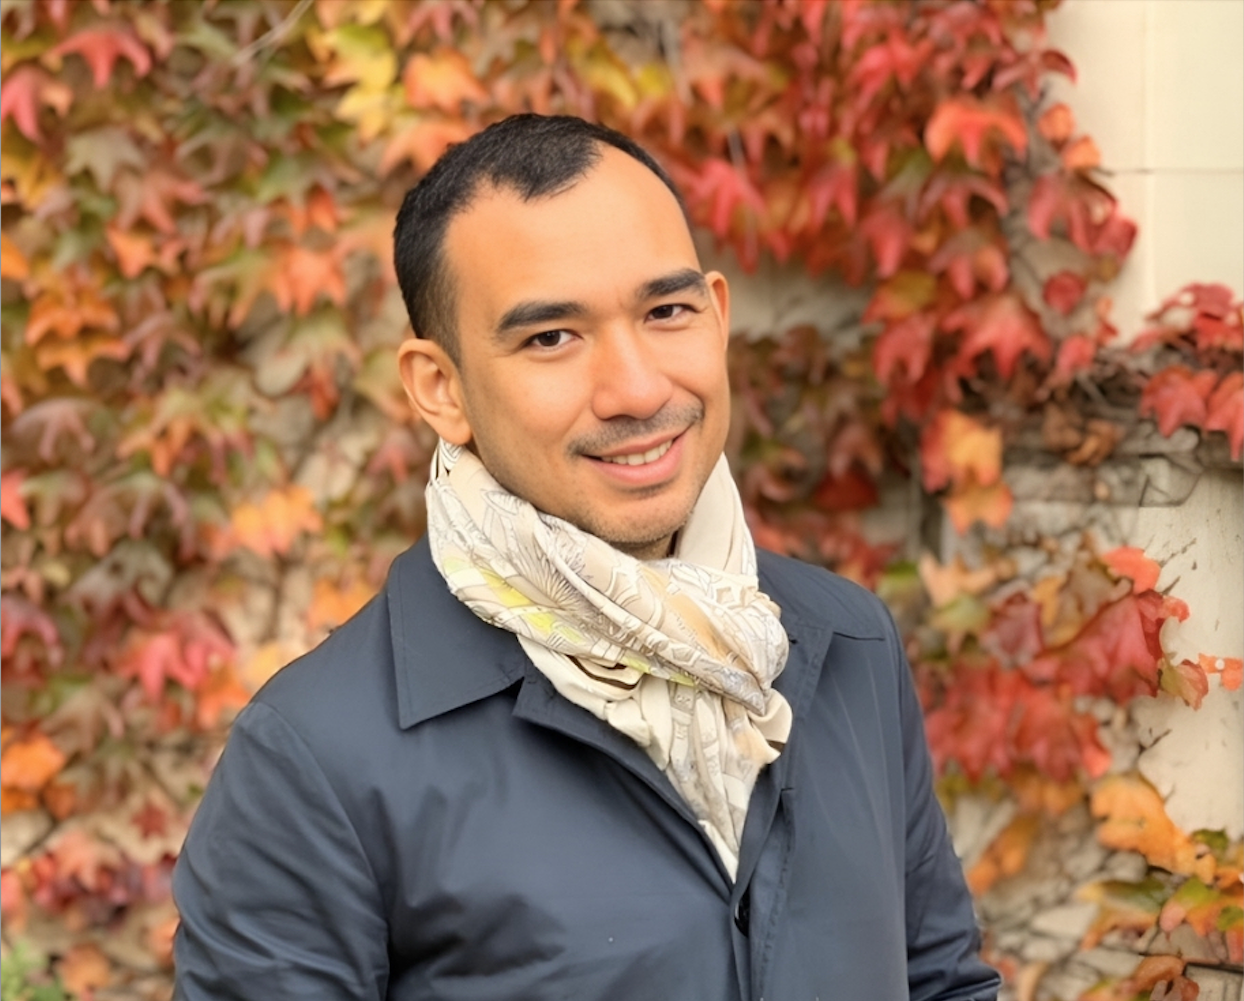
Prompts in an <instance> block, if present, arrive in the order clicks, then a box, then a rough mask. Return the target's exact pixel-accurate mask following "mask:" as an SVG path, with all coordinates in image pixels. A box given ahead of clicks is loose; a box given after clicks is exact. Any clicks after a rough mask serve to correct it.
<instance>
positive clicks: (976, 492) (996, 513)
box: [944, 482, 1015, 535]
mask: <svg viewBox="0 0 1244 1001" xmlns="http://www.w3.org/2000/svg"><path fill="white" fill-rule="evenodd" d="M944 503H945V505H946V513H947V514H948V515H950V521H951V524H953V525H954V526H955V531H956V532H958V533H959V534H960V535H962V534H963V533H964V532H966V531H967V530H968V529H969V528H971V527H972V526H973V525H974V524H976V522H978V521H979V522H981V523H982V524H984V525H988V526H989V527H990V528H1001V527H1002V526H1003V525H1005V524H1006V520H1007V518H1009V517H1010V516H1011V509H1012V508H1013V507H1014V505H1015V497H1014V495H1013V494H1012V493H1011V488H1010V487H1008V486H1007V485H1006V484H1005V483H992V484H990V485H989V486H987V487H983V486H981V485H980V484H978V483H974V482H969V483H966V484H964V485H963V486H959V487H955V488H954V489H953V490H951V492H950V493H949V494H947V495H946V498H945V500H944Z"/></svg>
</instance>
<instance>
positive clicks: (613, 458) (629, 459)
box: [601, 441, 674, 466]
mask: <svg viewBox="0 0 1244 1001" xmlns="http://www.w3.org/2000/svg"><path fill="white" fill-rule="evenodd" d="M673 444H674V443H673V442H672V441H667V442H666V443H665V444H664V445H658V446H657V447H656V448H650V449H648V451H646V452H636V453H635V454H634V455H602V456H601V459H602V460H603V461H605V462H613V463H616V464H617V465H619V466H642V465H643V464H644V463H645V462H656V461H657V459H659V458H661V456H663V455H664V454H665V453H666V452H668V451H669V450H670V446H671V445H673Z"/></svg>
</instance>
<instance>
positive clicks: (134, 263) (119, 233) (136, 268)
mask: <svg viewBox="0 0 1244 1001" xmlns="http://www.w3.org/2000/svg"><path fill="white" fill-rule="evenodd" d="M105 233H106V235H107V238H108V245H109V246H110V247H112V252H113V253H114V254H116V255H117V267H118V268H120V269H121V274H123V275H124V276H125V277H126V278H137V277H138V276H139V275H140V274H142V273H143V271H144V269H145V268H146V267H147V265H149V264H150V263H151V262H152V261H154V260H155V259H156V254H155V250H154V249H153V248H152V246H151V238H150V237H147V236H144V235H143V234H142V233H135V232H133V231H132V230H123V229H118V228H117V227H116V226H109V227H108V228H107V230H106V231H105Z"/></svg>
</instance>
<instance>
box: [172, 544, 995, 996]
mask: <svg viewBox="0 0 1244 1001" xmlns="http://www.w3.org/2000/svg"><path fill="white" fill-rule="evenodd" d="M760 579H761V587H762V589H763V590H764V591H765V592H766V593H767V594H769V595H770V597H772V598H773V599H774V600H775V601H776V602H777V603H778V605H779V606H780V607H781V609H782V622H783V624H784V625H785V627H786V630H787V632H788V634H789V636H790V640H791V652H790V659H789V661H788V662H787V666H786V669H785V670H784V671H783V673H782V675H781V677H780V678H779V679H778V682H777V687H778V688H779V689H780V690H781V691H782V693H783V694H784V695H785V696H786V698H787V699H788V700H789V701H790V704H791V707H792V709H793V710H794V717H795V718H794V725H793V729H792V733H791V738H790V742H789V744H788V745H787V747H786V749H785V750H784V751H783V753H782V755H781V756H780V757H779V758H778V760H777V761H776V762H775V763H774V764H773V765H770V766H769V767H768V768H767V769H766V770H765V771H764V772H763V773H762V774H761V777H760V779H759V781H758V782H757V785H756V789H755V792H754V794H753V796H752V801H751V805H750V809H749V812H748V816H747V823H746V825H745V828H744V831H743V842H742V845H741V855H740V866H739V874H738V880H737V882H735V881H731V879H730V878H729V876H728V874H727V873H726V871H725V869H724V868H723V867H722V865H721V863H720V860H719V859H718V857H717V855H716V853H715V851H714V849H713V848H712V846H711V845H710V843H709V842H708V840H707V839H706V838H705V836H704V835H703V833H702V831H701V829H700V827H699V825H698V824H697V823H696V821H695V818H694V816H693V815H692V814H691V812H690V810H689V809H688V808H687V806H686V804H685V803H684V802H683V801H682V800H681V799H680V797H679V796H678V794H677V793H676V792H675V791H674V789H673V787H672V786H671V785H670V783H669V781H668V780H667V779H666V778H665V776H664V775H663V774H662V773H661V771H660V770H659V769H658V768H657V767H656V766H655V765H654V764H653V763H652V762H651V760H649V758H648V756H647V755H646V754H645V753H644V752H643V751H642V750H641V749H640V748H639V747H637V746H636V745H634V744H633V743H632V742H631V741H630V740H628V739H627V738H626V737H623V736H622V735H621V734H619V733H617V732H616V731H614V730H612V729H611V728H610V727H609V726H607V725H606V724H605V723H603V722H601V721H600V720H598V719H596V718H595V717H594V716H592V715H591V714H590V713H588V712H586V711H585V710H583V709H581V708H579V707H577V706H575V705H573V704H572V703H570V702H568V701H567V700H565V699H564V698H562V697H561V696H559V695H558V694H556V692H555V691H554V690H553V688H552V686H551V685H550V684H549V682H548V681H547V680H546V679H545V678H544V676H543V675H541V674H540V673H539V672H538V671H537V670H536V669H535V668H534V667H533V666H532V664H531V663H530V661H529V660H528V659H527V657H526V656H525V655H524V653H523V651H522V648H521V647H520V646H519V644H518V641H517V640H516V638H515V637H514V636H513V635H511V634H510V633H507V632H504V631H501V630H499V629H496V628H494V627H492V626H488V625H486V624H484V623H482V622H480V621H479V620H478V619H476V618H475V616H474V615H473V614H472V613H471V612H470V611H469V610H468V609H467V608H466V607H465V606H463V605H462V604H460V603H459V602H458V601H457V599H455V598H454V597H453V596H452V595H451V594H450V593H449V592H448V590H447V589H446V587H445V584H444V581H443V580H442V579H441V577H440V575H439V574H438V572H437V570H436V568H435V566H434V565H433V564H432V561H431V558H430V556H429V553H428V549H427V544H426V542H421V543H420V544H418V545H417V546H415V547H414V548H413V549H411V550H409V551H408V552H407V553H405V554H404V555H402V556H401V557H399V558H398V559H397V560H396V561H395V563H394V565H393V568H392V570H391V572H390V575H389V579H388V582H387V584H386V586H385V588H384V590H383V591H382V592H381V594H380V595H378V596H377V597H376V598H375V599H374V600H373V601H372V602H371V603H370V604H368V605H367V606H366V607H365V608H364V609H363V610H362V611H361V612H360V613H359V614H358V615H357V616H355V617H354V618H353V619H352V620H351V621H350V622H348V623H346V624H345V625H343V626H342V627H341V628H340V629H338V630H337V631H336V632H334V633H333V634H332V635H331V636H330V637H329V638H328V640H326V641H325V642H324V643H323V644H322V645H321V646H320V647H319V648H317V649H316V650H314V651H313V652H311V653H310V654H308V655H307V656H305V657H303V658H302V659H301V660H298V661H296V662H295V663H294V664H292V665H290V666H289V667H287V668H285V669H284V670H282V671H280V672H278V674H277V675H276V676H275V677H274V678H273V679H272V680H271V681H270V682H269V683H268V684H267V685H266V686H265V687H264V688H263V690H262V691H261V692H260V693H259V694H258V695H257V696H256V697H255V699H254V700H253V701H252V703H251V704H250V705H249V706H248V707H247V708H246V709H245V710H243V712H242V713H241V714H240V715H239V716H238V719H237V721H236V722H235V724H234V727H233V731H232V734H231V736H230V738H229V742H228V745H227V747H226V749H225V752H224V754H223V756H222V758H221V760H220V763H219V765H218V766H217V769H216V771H215V773H214V775H213V777H212V780H211V782H210V784H209V786H208V789H207V792H206V794H205V795H204V798H203V802H202V804H201V806H200V807H199V811H198V814H197V816H196V817H195V820H194V823H193V825H192V826H191V830H190V834H189V836H188V838H187V840H186V844H185V848H184V850H183V852H182V855H181V858H180V860H179V862H178V864H177V869H176V873H175V876H174V892H175V895H176V899H177V903H178V906H179V907H180V910H181V918H182V923H181V927H180V929H179V931H178V934H177V938H176V944H175V959H176V964H177V995H176V996H177V997H179V998H182V999H185V1001H200V999H207V998H213V999H242V998H246V999H254V1001H281V999H290V1001H294V999H297V1001H308V999H316V998H333V999H336V998H341V999H345V998H360V999H381V998H388V999H393V1001H431V999H436V1001H492V999H497V1001H520V999H554V998H566V999H573V1001H596V999H599V1001H606V999H608V1001H624V999H633V1001H654V999H665V1001H701V999H702V1001H736V999H737V1001H743V999H746V1001H813V999H816V998H821V999H829V998H835V999H838V998H843V999H851V1001H870V999H876V1001H897V999H903V998H908V997H910V998H913V999H933V998H937V999H943V1001H951V999H955V1001H965V999H985V998H994V997H996V994H997V988H998V978H997V975H996V974H995V973H994V971H993V970H991V969H989V968H988V967H986V966H985V965H983V964H982V963H981V962H980V961H979V959H978V958H977V948H978V944H979V940H978V934H977V929H976V924H975V920H974V917H973V913H972V903H971V900H970V898H969V896H968V893H967V890H966V888H965V886H964V882H963V876H962V870H961V867H960V864H959V861H958V859H957V858H956V857H955V855H954V852H953V850H952V848H951V845H950V841H949V838H948V837H947V832H946V824H945V820H944V818H943V815H942V812H941V810H940V808H939V806H938V804H937V801H936V799H935V798H934V796H933V792H932V785H931V777H932V774H931V769H930V763H929V756H928V750H927V747H926V745H925V740H924V732H923V726H922V721H921V715H920V708H919V705H918V704H917V701H916V697H915V694H914V692H913V689H912V683H911V677H910V672H909V670H908V668H907V664H906V661H905V659H904V656H903V653H902V648H901V646H900V642H899V638H898V636H897V635H896V632H895V629H894V626H893V623H892V621H891V619H890V617H889V615H888V614H887V612H886V611H885V609H884V606H883V605H882V604H881V603H880V602H879V601H878V600H877V599H876V598H875V597H874V596H873V595H871V594H869V593H868V592H867V591H864V590H863V589H861V588H858V587H856V586H855V585H853V584H850V583H848V582H846V581H844V580H842V579H841V578H838V577H835V576H833V575H831V574H828V573H826V572H824V571H821V570H818V569H815V568H813V567H810V566H807V565H805V564H802V563H798V562H795V561H793V560H788V559H784V558H782V557H778V556H774V555H772V554H768V553H761V554H760Z"/></svg>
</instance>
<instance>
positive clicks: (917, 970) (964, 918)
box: [887, 616, 1000, 1001]
mask: <svg viewBox="0 0 1244 1001" xmlns="http://www.w3.org/2000/svg"><path fill="white" fill-rule="evenodd" d="M887 617H888V616H887ZM889 626H890V642H891V644H892V646H893V648H894V651H895V657H896V659H897V662H898V665H897V666H898V670H899V693H900V698H901V700H902V704H901V706H900V711H901V718H902V728H903V759H904V760H903V767H904V774H905V777H906V783H907V869H906V885H907V894H906V906H907V914H906V920H907V982H908V989H909V992H910V997H911V1001H995V999H996V998H997V996H998V988H999V984H1000V978H999V976H998V973H997V971H995V970H994V969H993V968H992V967H990V966H988V965H986V964H985V963H984V962H983V961H982V960H981V958H980V946H981V937H980V931H979V929H978V927H977V924H976V915H975V912H974V910H973V905H972V897H971V894H970V893H969V892H968V888H967V883H966V882H965V880H964V878H963V865H962V863H961V862H960V861H959V857H958V856H957V855H956V854H955V850H954V846H953V845H952V844H951V840H950V832H949V830H948V829H947V827H946V817H945V815H944V814H943V813H942V808H941V804H940V803H938V801H937V797H936V796H935V795H934V793H933V763H932V759H931V758H930V756H929V747H928V743H927V742H926V740H925V733H924V716H923V713H922V712H921V708H920V702H919V699H918V698H917V697H916V692H915V685H914V683H913V680H912V676H911V669H910V667H909V666H908V664H907V658H906V656H905V655H904V654H903V652H902V644H901V641H900V640H899V638H898V631H897V629H895V628H894V624H893V621H892V620H891V621H890V623H889Z"/></svg>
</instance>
